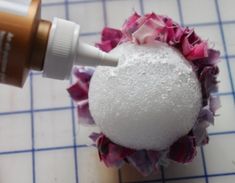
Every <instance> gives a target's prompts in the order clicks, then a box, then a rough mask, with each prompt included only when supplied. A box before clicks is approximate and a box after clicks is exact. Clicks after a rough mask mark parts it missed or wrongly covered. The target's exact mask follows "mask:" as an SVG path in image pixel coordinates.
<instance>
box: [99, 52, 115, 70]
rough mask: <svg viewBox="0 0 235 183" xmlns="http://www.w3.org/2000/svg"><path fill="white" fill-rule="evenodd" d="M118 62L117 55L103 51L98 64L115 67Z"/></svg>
mask: <svg viewBox="0 0 235 183" xmlns="http://www.w3.org/2000/svg"><path fill="white" fill-rule="evenodd" d="M118 62H119V58H118V57H116V56H113V55H111V54H108V53H105V52H103V55H102V60H101V64H100V65H105V66H113V67H116V66H117V65H118Z"/></svg>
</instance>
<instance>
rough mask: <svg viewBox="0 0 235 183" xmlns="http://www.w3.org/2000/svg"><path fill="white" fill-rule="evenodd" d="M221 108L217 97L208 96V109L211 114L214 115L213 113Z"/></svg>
mask: <svg viewBox="0 0 235 183" xmlns="http://www.w3.org/2000/svg"><path fill="white" fill-rule="evenodd" d="M220 107H221V102H220V98H219V96H215V95H210V98H209V108H210V110H211V112H212V113H213V114H214V115H215V112H216V111H217V110H218V109H219V108H220Z"/></svg>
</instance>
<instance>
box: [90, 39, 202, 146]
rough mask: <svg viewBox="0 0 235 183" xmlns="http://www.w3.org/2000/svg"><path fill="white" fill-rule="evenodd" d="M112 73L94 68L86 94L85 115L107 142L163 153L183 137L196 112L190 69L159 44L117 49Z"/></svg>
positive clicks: (195, 85) (126, 45) (197, 105)
mask: <svg viewBox="0 0 235 183" xmlns="http://www.w3.org/2000/svg"><path fill="white" fill-rule="evenodd" d="M111 53H112V54H115V55H119V56H120V63H119V65H118V67H116V68H111V67H98V68H97V69H96V71H95V73H94V75H93V77H92V79H91V83H90V89H89V104H90V112H91V114H92V116H93V118H94V121H95V123H96V124H97V125H98V126H99V127H100V129H101V131H102V132H103V133H104V134H105V135H106V136H107V137H108V138H109V139H110V140H111V141H113V142H115V143H117V144H119V145H122V146H125V147H129V148H133V149H138V150H141V149H147V150H163V149H166V148H168V147H169V146H170V145H171V144H173V143H174V142H175V141H176V140H177V139H179V138H180V137H182V136H184V135H185V134H187V133H188V132H189V131H190V130H191V129H192V127H193V126H194V124H195V122H196V120H197V116H198V113H199V111H200V109H201V105H202V104H201V101H202V100H201V87H200V83H199V81H198V79H197V77H196V74H195V73H194V72H193V71H192V66H191V65H190V64H189V63H188V62H187V61H186V59H185V58H184V57H183V56H182V55H181V53H180V52H179V51H178V50H176V49H174V48H172V47H170V46H168V45H167V44H165V43H155V44H152V45H135V44H132V43H130V42H127V43H123V44H121V45H119V46H117V47H116V48H114V49H113V50H112V51H111Z"/></svg>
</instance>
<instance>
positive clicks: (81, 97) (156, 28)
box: [68, 13, 220, 175]
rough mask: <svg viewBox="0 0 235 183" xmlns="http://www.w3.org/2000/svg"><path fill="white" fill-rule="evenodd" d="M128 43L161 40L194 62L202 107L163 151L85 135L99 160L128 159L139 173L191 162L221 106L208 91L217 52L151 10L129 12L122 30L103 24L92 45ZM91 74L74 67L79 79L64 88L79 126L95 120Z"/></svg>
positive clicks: (215, 70)
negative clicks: (90, 96)
mask: <svg viewBox="0 0 235 183" xmlns="http://www.w3.org/2000/svg"><path fill="white" fill-rule="evenodd" d="M127 41H129V42H132V43H133V44H138V45H142V44H148V43H151V42H164V43H167V44H168V45H170V46H172V47H174V48H176V49H178V50H179V51H180V52H181V53H182V54H183V55H184V57H185V58H186V59H187V60H188V61H189V62H190V63H191V64H192V65H193V68H194V71H195V73H196V74H197V78H198V80H199V81H200V83H201V89H202V109H201V111H200V112H199V115H198V118H197V121H196V123H195V126H194V127H193V129H192V130H191V131H190V132H189V133H188V134H187V135H185V136H183V137H181V138H180V139H178V140H177V141H176V142H175V143H173V144H172V145H171V146H170V147H169V148H168V149H165V150H163V151H155V150H144V149H143V150H134V149H129V148H126V147H122V146H120V145H118V144H115V143H113V142H112V141H111V140H110V139H108V138H107V137H106V136H105V135H104V134H103V133H93V134H91V136H90V138H91V139H92V140H93V141H94V142H95V144H96V146H97V148H98V152H99V157H100V160H101V161H103V162H104V163H105V165H106V166H108V167H110V166H116V167H120V166H122V164H123V163H125V162H126V163H130V164H132V165H133V166H134V167H135V168H136V169H137V170H138V171H139V172H140V173H142V174H143V175H149V174H151V173H152V172H153V171H156V170H158V168H159V166H160V165H167V164H168V161H169V160H172V161H176V162H179V163H189V162H191V161H192V160H193V159H194V157H195V156H196V153H197V151H196V146H201V145H205V144H207V143H208V142H209V137H208V134H207V130H206V128H207V127H208V126H209V125H211V124H212V125H213V124H214V116H215V115H216V110H217V109H218V108H219V107H220V101H219V98H218V96H215V95H213V93H214V92H217V90H218V88H217V83H218V82H217V79H216V78H217V75H218V73H219V68H218V66H217V63H218V58H219V56H220V53H219V51H216V50H214V49H212V48H209V47H208V43H207V41H204V40H202V39H201V38H200V37H199V36H198V35H197V34H196V33H195V31H194V30H193V29H189V28H187V27H182V26H180V25H179V24H177V23H176V22H174V21H173V20H172V19H170V18H169V17H166V16H161V15H157V14H155V13H151V14H146V15H144V16H140V15H138V14H137V13H134V14H133V15H132V16H131V17H129V18H128V19H127V20H126V22H125V23H124V25H123V27H122V29H121V30H118V29H112V28H108V27H106V28H104V29H103V32H102V39H101V42H100V43H97V44H96V46H97V47H99V48H100V49H101V50H103V51H105V52H109V51H110V50H112V49H113V48H115V47H116V46H117V45H118V44H122V43H123V42H127ZM93 73H94V69H90V68H89V69H88V68H84V67H78V68H77V69H76V70H75V76H76V77H77V79H78V81H77V82H76V83H75V84H74V85H73V86H71V87H70V88H69V89H68V92H69V93H70V95H71V97H72V98H73V99H74V100H75V101H76V102H78V108H77V110H78V116H79V119H80V120H79V121H80V122H82V123H83V124H94V120H93V118H92V116H91V114H90V111H89V103H88V90H89V82H90V79H91V77H92V74H93Z"/></svg>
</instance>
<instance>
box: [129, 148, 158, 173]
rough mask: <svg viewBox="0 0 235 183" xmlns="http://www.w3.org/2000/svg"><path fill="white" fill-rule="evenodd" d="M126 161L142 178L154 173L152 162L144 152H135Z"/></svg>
mask: <svg viewBox="0 0 235 183" xmlns="http://www.w3.org/2000/svg"><path fill="white" fill-rule="evenodd" d="M127 159H128V161H129V162H130V163H131V164H132V165H133V166H134V167H135V168H136V169H137V170H138V171H139V172H140V173H141V174H143V175H144V176H148V175H150V174H151V173H152V172H153V171H154V168H153V166H152V162H151V161H150V160H149V156H148V154H147V152H146V151H145V150H142V151H137V152H135V153H134V154H132V155H131V156H129V157H128V158H127Z"/></svg>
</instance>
